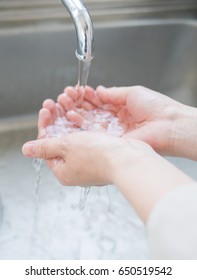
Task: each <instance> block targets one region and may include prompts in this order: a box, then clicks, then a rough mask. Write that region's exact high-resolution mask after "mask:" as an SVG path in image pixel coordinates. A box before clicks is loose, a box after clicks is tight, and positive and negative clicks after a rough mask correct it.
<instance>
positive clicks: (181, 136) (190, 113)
mask: <svg viewBox="0 0 197 280" xmlns="http://www.w3.org/2000/svg"><path fill="white" fill-rule="evenodd" d="M179 112H180V113H179V114H178V117H177V118H176V119H175V120H174V121H173V123H172V126H171V129H170V132H169V141H168V143H169V144H168V154H170V155H172V156H179V157H186V158H190V159H192V160H197V109H196V108H193V107H189V106H186V105H183V106H182V107H181V108H180V111H179Z"/></svg>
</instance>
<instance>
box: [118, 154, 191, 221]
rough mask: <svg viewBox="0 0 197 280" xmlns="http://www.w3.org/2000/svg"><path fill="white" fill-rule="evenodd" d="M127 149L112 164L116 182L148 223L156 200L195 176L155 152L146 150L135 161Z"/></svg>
mask: <svg viewBox="0 0 197 280" xmlns="http://www.w3.org/2000/svg"><path fill="white" fill-rule="evenodd" d="M132 157H133V155H130V152H129V150H128V152H127V153H126V156H125V154H124V155H122V156H120V157H119V160H118V161H115V162H114V165H113V174H114V176H113V183H114V184H115V185H116V186H117V187H118V189H119V190H120V191H121V192H122V193H123V195H124V196H125V197H126V199H127V200H128V201H129V202H130V203H131V205H132V206H133V207H134V209H135V210H136V212H137V213H138V215H139V217H140V218H141V219H142V220H143V221H144V222H146V221H147V219H148V217H149V214H150V212H151V211H152V209H153V207H154V206H155V205H156V203H157V202H158V201H159V200H160V199H161V198H162V197H163V196H164V195H165V194H166V193H167V192H169V191H171V190H172V189H174V188H176V187H178V186H181V185H183V184H187V183H190V182H192V179H191V178H189V177H188V176H187V175H185V174H184V173H182V172H181V171H180V170H178V169H177V168H175V167H174V166H173V165H171V164H170V163H169V162H168V161H166V160H164V159H163V158H162V157H160V156H159V155H157V154H156V153H154V152H153V153H144V155H141V156H139V157H137V158H136V159H135V161H134V160H133V158H132Z"/></svg>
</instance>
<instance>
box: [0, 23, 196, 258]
mask: <svg viewBox="0 0 197 280" xmlns="http://www.w3.org/2000/svg"><path fill="white" fill-rule="evenodd" d="M95 38H96V50H95V58H94V59H93V62H92V66H91V71H90V76H89V84H90V85H92V86H93V87H95V86H97V85H99V84H102V85H105V86H115V85H116V86H129V85H136V84H141V85H144V86H146V87H149V88H152V89H154V90H157V91H160V92H162V93H164V94H167V95H168V96H171V97H172V98H174V99H176V100H179V101H181V102H184V103H186V104H188V105H193V106H194V105H197V79H196V74H197V57H196V49H197V21H196V19H195V18H193V19H168V20H167V19H141V20H137V19H135V20H132V21H131V20H124V21H117V22H116V21H113V22H106V23H105V24H104V23H99V22H98V23H97V24H96V25H95ZM0 42H1V43H0V61H1V65H0V85H1V87H0V137H1V143H0V173H1V174H0V175H1V176H0V196H1V201H0V202H1V204H2V205H0V210H1V213H0V222H1V224H0V259H31V258H34V259H36V258H38V259H147V258H150V253H149V248H148V244H147V240H146V233H145V229H144V226H143V224H142V223H141V221H140V220H139V219H138V217H137V216H136V214H135V212H134V210H133V209H132V207H131V206H130V205H128V203H127V202H126V201H125V199H124V198H123V197H122V196H121V194H120V193H119V192H118V191H117V190H116V188H115V187H114V186H108V187H104V188H96V187H95V188H91V191H90V193H89V195H88V197H87V200H86V202H85V207H84V209H80V208H83V207H80V205H81V204H80V201H81V197H82V198H84V193H83V192H82V190H81V188H80V187H76V188H70V187H67V188H64V187H62V186H60V185H59V183H58V182H57V181H56V179H55V178H54V177H53V175H52V174H51V172H50V171H49V170H48V168H47V167H46V166H44V167H43V168H42V172H41V180H40V185H39V187H38V185H36V184H38V181H39V180H38V179H39V176H38V175H39V174H38V172H37V175H36V170H35V169H34V168H33V166H32V161H31V160H29V159H26V158H24V157H23V156H22V154H21V146H22V144H23V143H24V142H25V141H27V140H30V139H33V138H35V137H36V119H37V112H38V110H39V108H40V106H41V104H42V102H43V100H44V99H45V98H54V99H56V97H57V95H58V94H59V93H61V92H62V90H63V88H64V87H65V86H66V85H75V84H76V83H77V71H78V69H77V60H76V58H75V56H74V50H75V46H76V39H75V34H74V30H73V27H72V26H70V25H66V26H65V25H64V24H62V23H61V22H58V23H57V22H56V23H50V24H47V25H38V26H37V25H32V26H28V27H25V26H22V27H16V28H2V29H0ZM169 160H171V161H172V162H173V163H174V164H175V165H177V166H178V167H179V168H181V169H182V170H184V171H185V172H186V173H188V174H189V175H190V176H192V177H193V178H195V179H197V175H196V171H195V170H196V163H194V162H192V161H189V160H185V159H175V158H169ZM36 176H37V177H36ZM36 182H37V183H36ZM114 232H116V235H115V236H114Z"/></svg>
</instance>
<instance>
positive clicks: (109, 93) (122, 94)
mask: <svg viewBox="0 0 197 280" xmlns="http://www.w3.org/2000/svg"><path fill="white" fill-rule="evenodd" d="M96 94H97V95H98V97H99V98H100V99H101V101H102V102H103V103H112V104H114V105H125V104H126V98H127V96H128V94H129V88H127V87H111V88H105V87H103V86H98V87H97V89H96Z"/></svg>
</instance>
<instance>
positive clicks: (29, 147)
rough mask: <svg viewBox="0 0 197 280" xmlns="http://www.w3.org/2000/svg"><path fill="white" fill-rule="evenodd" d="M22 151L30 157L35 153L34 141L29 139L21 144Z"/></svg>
mask: <svg viewBox="0 0 197 280" xmlns="http://www.w3.org/2000/svg"><path fill="white" fill-rule="evenodd" d="M22 152H23V154H24V155H25V156H27V157H32V156H33V155H34V154H35V142H34V141H30V142H27V143H25V144H24V145H23V147H22Z"/></svg>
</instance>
